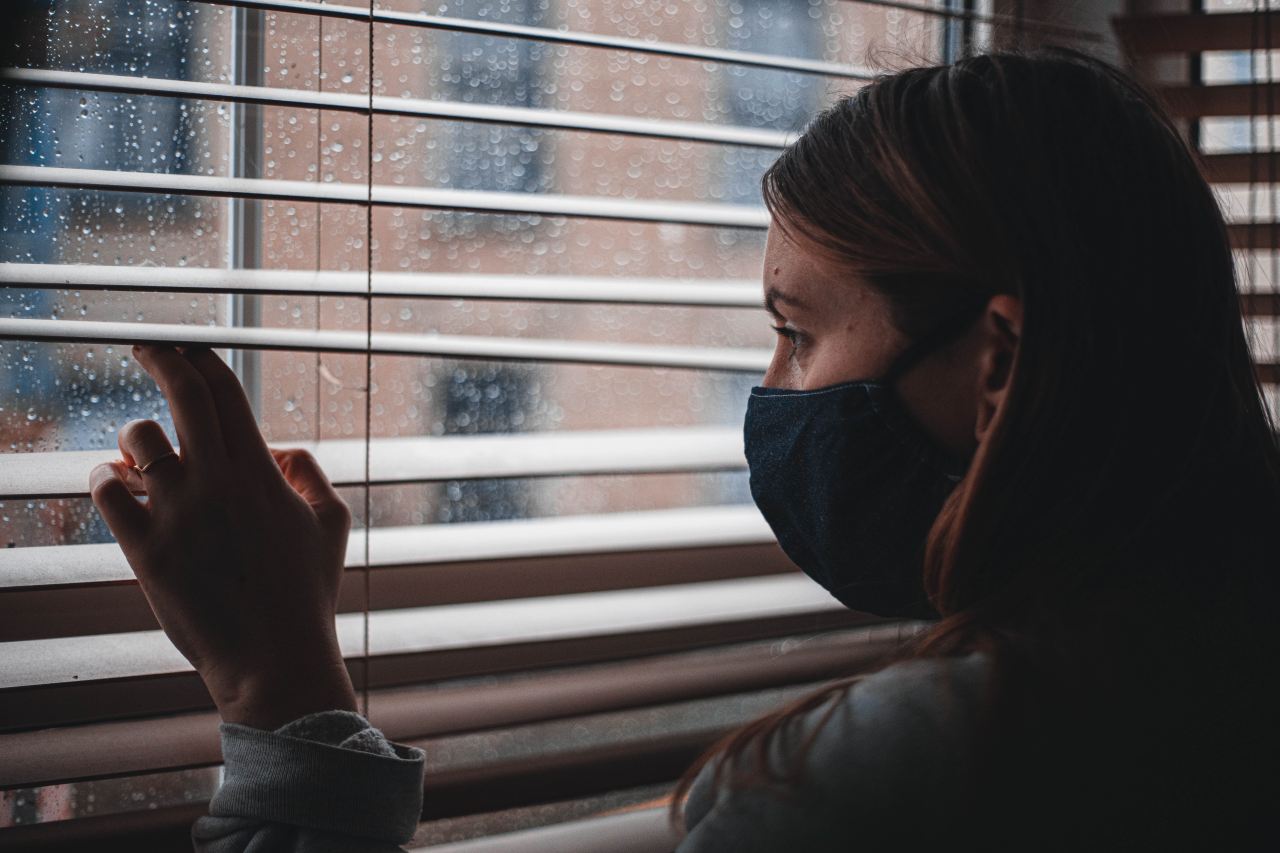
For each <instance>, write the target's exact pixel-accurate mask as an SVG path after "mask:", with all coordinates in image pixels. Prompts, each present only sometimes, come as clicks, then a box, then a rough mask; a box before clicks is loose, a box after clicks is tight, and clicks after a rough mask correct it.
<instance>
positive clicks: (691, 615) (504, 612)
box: [0, 574, 844, 690]
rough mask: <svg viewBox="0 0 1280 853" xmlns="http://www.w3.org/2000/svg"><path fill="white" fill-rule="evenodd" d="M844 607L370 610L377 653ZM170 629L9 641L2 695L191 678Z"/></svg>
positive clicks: (715, 584)
mask: <svg viewBox="0 0 1280 853" xmlns="http://www.w3.org/2000/svg"><path fill="white" fill-rule="evenodd" d="M843 609H844V605H842V604H840V602H838V601H836V600H835V599H833V598H832V597H831V596H830V595H829V594H828V593H827V592H826V591H825V590H823V589H822V588H821V587H819V586H817V585H816V584H814V583H813V582H812V581H811V580H809V579H808V578H807V577H804V576H803V575H797V574H787V575H780V576H776V577H760V578H748V579H743V580H731V581H711V582H707V583H692V584H679V585H676V586H671V587H654V588H648V589H628V590H621V591H611V592H592V593H580V594H574V595H549V596H543V597H539V598H531V599H517V600H511V601H492V602H483V603H477V604H451V605H446V606H441V607H415V608H409V609H405V610H379V611H374V612H372V613H370V614H368V617H367V618H368V620H369V649H368V651H369V655H370V656H388V655H405V654H422V653H437V652H444V651H449V650H454V649H474V648H479V647H497V646H507V645H517V644H524V643H541V642H549V641H555V640H565V639H577V638H584V637H592V636H601V635H609V636H616V635H626V634H631V633H638V632H646V631H660V630H668V629H678V628H682V627H689V626H694V625H700V626H702V625H716V624H720V623H728V622H740V621H754V620H767V619H772V618H778V617H788V616H798V615H807V614H821V613H827V612H833V611H840V610H843ZM365 618H366V617H365V616H364V615H363V614H359V613H353V614H345V613H344V614H339V616H338V617H337V630H338V644H339V646H340V648H341V649H342V653H343V656H344V657H347V658H352V659H356V658H363V657H364V651H365V649H364V636H365V634H364V632H365ZM190 669H191V667H190V664H188V663H187V661H186V660H185V659H184V658H183V657H182V655H181V654H180V653H179V652H178V650H177V649H175V648H174V647H173V644H172V643H170V642H169V639H168V638H167V637H166V636H165V634H164V632H163V631H138V632H133V633H128V634H102V635H95V636H87V637H60V638H56V639H48V640H21V641H17V642H11V643H3V644H0V690H11V689H17V688H24V687H37V686H42V685H54V684H71V683H79V684H83V683H86V682H91V681H98V680H119V679H137V678H145V677H149V676H158V675H166V674H172V673H183V672H189V671H190Z"/></svg>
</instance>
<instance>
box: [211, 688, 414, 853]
mask: <svg viewBox="0 0 1280 853" xmlns="http://www.w3.org/2000/svg"><path fill="white" fill-rule="evenodd" d="M219 732H220V733H221V735H222V756H223V760H224V762H225V769H224V771H223V782H222V787H220V788H219V789H218V791H217V793H216V794H214V796H213V800H212V801H211V802H210V804H209V813H210V814H211V815H213V816H215V817H247V818H253V819H257V820H263V821H271V822H276V823H287V824H291V825H294V826H304V827H309V828H311V829H318V830H323V831H326V832H335V833H340V834H343V835H354V836H359V837H363V838H376V839H380V840H386V841H390V842H393V843H396V844H401V843H404V842H405V841H408V840H409V839H410V838H411V837H412V836H413V833H414V831H415V830H416V829H417V826H418V820H419V818H420V816H421V814H422V775H423V766H424V761H425V756H424V754H423V752H422V750H420V749H414V748H413V747H407V746H401V745H399V744H394V743H391V742H390V741H388V740H387V739H386V738H385V737H383V735H382V733H381V732H379V731H378V730H377V729H375V728H373V727H372V726H370V725H369V723H368V721H367V720H365V719H364V717H362V716H360V715H359V714H355V713H353V712H350V711H326V712H322V713H320V714H311V715H308V716H306V717H303V718H301V719H299V720H295V721H293V722H291V723H288V724H286V725H284V726H281V727H280V728H279V729H277V730H275V731H273V732H268V731H263V730H262V729H255V728H252V727H250V726H242V725H239V724H236V723H223V724H222V725H221V726H220V727H219Z"/></svg>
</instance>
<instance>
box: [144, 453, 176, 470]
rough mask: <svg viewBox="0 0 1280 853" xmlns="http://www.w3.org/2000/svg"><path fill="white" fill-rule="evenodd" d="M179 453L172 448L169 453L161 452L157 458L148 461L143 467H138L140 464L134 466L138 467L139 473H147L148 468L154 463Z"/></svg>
mask: <svg viewBox="0 0 1280 853" xmlns="http://www.w3.org/2000/svg"><path fill="white" fill-rule="evenodd" d="M177 455H178V454H177V453H174V452H173V451H172V450H170V451H169V452H168V453H162V454H160V455H159V456H157V457H156V458H155V459H152V460H151V461H150V462H148V463H147V464H146V465H143V466H142V467H140V468H138V466H136V465H135V466H134V467H135V468H138V472H139V473H141V474H145V473H147V469H148V468H150V467H151V466H152V465H154V464H156V463H157V462H159V461H160V460H161V459H167V458H168V457H170V456H177Z"/></svg>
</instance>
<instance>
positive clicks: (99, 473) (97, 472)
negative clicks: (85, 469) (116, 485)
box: [89, 462, 117, 493]
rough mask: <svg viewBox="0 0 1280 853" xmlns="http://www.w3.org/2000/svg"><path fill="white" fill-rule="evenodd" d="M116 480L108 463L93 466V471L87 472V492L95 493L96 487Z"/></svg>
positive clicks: (114, 473) (113, 471) (114, 472)
mask: <svg viewBox="0 0 1280 853" xmlns="http://www.w3.org/2000/svg"><path fill="white" fill-rule="evenodd" d="M114 479H117V478H116V470H115V468H113V467H111V465H110V464H109V463H106V462H104V463H103V464H101V465H95V466H94V468H93V470H92V471H90V472H89V491H90V492H91V493H92V492H96V491H97V490H98V487H99V486H101V485H102V484H103V483H105V482H106V481H107V480H114Z"/></svg>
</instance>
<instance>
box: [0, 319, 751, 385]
mask: <svg viewBox="0 0 1280 853" xmlns="http://www.w3.org/2000/svg"><path fill="white" fill-rule="evenodd" d="M0 339H11V340H27V341H52V342H61V343H104V344H111V343H116V344H134V343H159V344H174V345H187V344H191V345H198V346H201V345H202V346H209V347H229V348H232V349H264V350H294V351H300V352H346V353H358V354H362V355H363V354H365V353H366V352H368V353H372V354H374V355H407V356H435V357H441V358H458V359H476V360H486V359H502V360H507V361H544V362H561V363H569V364H600V365H614V366H625V367H671V368H679V369H686V370H713V371H729V372H743V373H757V372H763V371H764V370H765V369H766V368H767V367H768V366H769V361H770V360H771V358H772V352H770V351H769V350H756V349H746V348H742V347H728V348H717V347H678V346H658V345H649V344H618V343H606V342H594V341H553V340H540V339H535V338H480V337H469V336H465V335H438V334H422V335H416V334H409V333H404V332H374V333H373V334H372V340H371V341H370V339H369V338H368V337H366V334H365V333H364V332H346V331H315V330H310V329H277V328H263V327H258V326H254V327H244V326H235V327H229V326H184V325H180V324H171V323H114V322H103V321H97V320H74V321H73V320H25V319H3V318H0Z"/></svg>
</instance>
